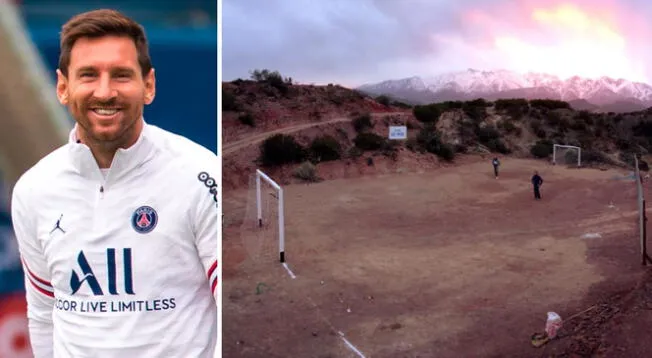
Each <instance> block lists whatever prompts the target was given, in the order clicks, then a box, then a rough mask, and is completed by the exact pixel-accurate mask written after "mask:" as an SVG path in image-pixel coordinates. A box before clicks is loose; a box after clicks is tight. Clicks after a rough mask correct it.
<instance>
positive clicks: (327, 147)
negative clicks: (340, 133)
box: [310, 135, 342, 162]
mask: <svg viewBox="0 0 652 358" xmlns="http://www.w3.org/2000/svg"><path fill="white" fill-rule="evenodd" d="M310 153H311V155H312V157H313V158H315V159H316V160H317V162H327V161H331V160H338V159H340V158H341V157H342V146H340V143H339V142H338V141H337V139H335V138H333V137H331V136H329V135H324V136H320V137H317V138H315V139H313V141H312V143H310Z"/></svg>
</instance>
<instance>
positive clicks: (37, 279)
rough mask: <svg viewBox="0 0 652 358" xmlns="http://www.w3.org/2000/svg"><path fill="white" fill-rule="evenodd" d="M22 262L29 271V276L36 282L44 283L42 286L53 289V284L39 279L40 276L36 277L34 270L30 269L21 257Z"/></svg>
mask: <svg viewBox="0 0 652 358" xmlns="http://www.w3.org/2000/svg"><path fill="white" fill-rule="evenodd" d="M20 260H21V261H22V262H23V265H25V268H26V269H27V273H28V274H29V275H30V276H31V277H32V278H33V279H34V280H36V281H38V282H40V283H42V284H43V285H45V286H48V287H52V284H50V283H49V282H47V281H45V280H43V279H41V278H39V277H38V276H36V275H35V274H34V272H32V270H30V269H29V266H27V263H26V262H25V260H23V258H22V257H21V259H20Z"/></svg>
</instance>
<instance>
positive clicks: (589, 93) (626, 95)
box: [356, 69, 652, 112]
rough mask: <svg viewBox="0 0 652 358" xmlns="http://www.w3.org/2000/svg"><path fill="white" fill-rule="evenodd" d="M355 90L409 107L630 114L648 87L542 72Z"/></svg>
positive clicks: (415, 79) (649, 101) (648, 95)
mask: <svg viewBox="0 0 652 358" xmlns="http://www.w3.org/2000/svg"><path fill="white" fill-rule="evenodd" d="M356 89H357V90H359V91H361V92H364V93H367V94H370V95H387V96H390V97H393V98H396V99H400V100H404V101H406V102H410V103H413V104H427V103H433V102H443V101H460V100H462V101H464V100H473V99H476V98H484V99H487V100H496V99H501V98H502V99H505V98H527V99H554V100H562V101H566V102H569V103H574V102H576V103H582V109H587V108H592V110H593V111H597V112H603V111H607V112H609V111H613V112H630V111H638V110H642V109H645V108H649V107H652V85H649V84H647V83H643V82H636V81H629V80H626V79H622V78H618V79H615V78H611V77H607V76H602V77H599V78H585V77H580V76H572V77H569V78H566V79H562V78H560V77H558V76H555V75H550V74H546V73H539V72H527V73H517V72H515V71H509V70H500V69H499V70H493V71H481V70H476V69H468V70H466V71H458V72H449V73H444V74H441V75H437V76H429V77H423V76H411V77H406V78H402V79H393V80H385V81H382V82H377V83H370V84H364V85H362V86H359V87H357V88H356ZM578 101H584V102H588V103H584V102H578ZM614 109H616V110H614ZM588 110H591V109H588Z"/></svg>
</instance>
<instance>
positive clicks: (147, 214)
mask: <svg viewBox="0 0 652 358" xmlns="http://www.w3.org/2000/svg"><path fill="white" fill-rule="evenodd" d="M157 222H158V214H157V213H156V210H154V209H152V208H151V207H149V206H141V207H139V208H138V209H136V211H134V213H133V215H131V226H132V227H133V228H134V230H136V232H137V233H139V234H147V233H149V232H151V231H152V230H154V228H155V227H156V223H157Z"/></svg>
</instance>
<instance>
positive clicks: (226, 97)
mask: <svg viewBox="0 0 652 358" xmlns="http://www.w3.org/2000/svg"><path fill="white" fill-rule="evenodd" d="M239 110H240V106H239V105H238V102H237V99H236V97H235V95H234V94H233V93H231V92H230V91H222V111H226V112H229V111H232V112H236V111H239Z"/></svg>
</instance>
